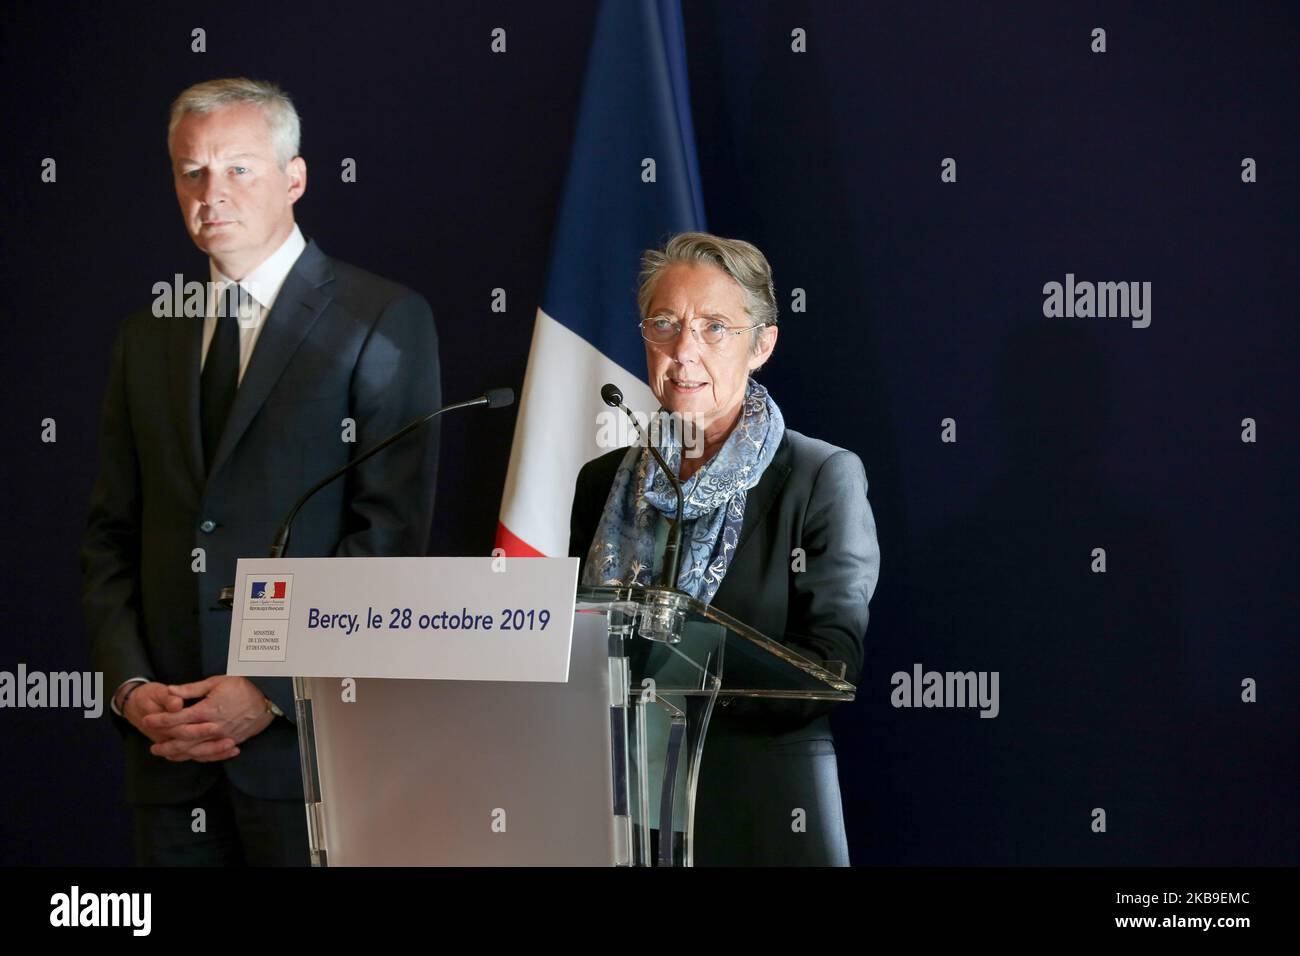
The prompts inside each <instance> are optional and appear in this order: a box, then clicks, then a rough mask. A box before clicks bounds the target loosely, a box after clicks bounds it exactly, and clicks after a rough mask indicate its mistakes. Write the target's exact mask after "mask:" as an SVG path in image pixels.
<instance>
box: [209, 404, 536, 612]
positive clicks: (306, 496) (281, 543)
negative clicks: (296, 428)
mask: <svg viewBox="0 0 1300 956" xmlns="http://www.w3.org/2000/svg"><path fill="white" fill-rule="evenodd" d="M514 402H515V392H514V389H510V388H490V389H488V390H487V391H486V392H484V393H483V394H482V395H480V396H479V397H478V398H471V399H470V400H469V401H467V402H457V403H456V404H454V405H444V406H443V407H442V408H440V409H438V410H437V411H436V412H430V413H429V414H428V415H425V416H424V417H423V418H417V419H416V420H415V421H413V422H409V423H408V424H406V425H404V426H402V428H400V429H399V430H398V431H395V432H394V433H393V434H391V435H389V436H388V437H387V438H385V439H384V440H383V441H380V442H378V443H377V444H375V445H372V446H371V447H370V448H367V449H366V450H365V451H363V452H362V453H361V454H359V455H357V457H356V458H353V459H352V460H351V461H349V462H348V463H347V464H346V465H344V466H343V467H342V468H339V469H336V470H335V471H332V472H330V473H329V474H328V475H326V476H325V477H324V478H322V479H321V480H320V481H318V482H316V484H314V485H312V486H311V487H310V488H308V489H307V490H306V491H304V492H303V493H302V496H301V497H300V498H299V499H298V500H297V501H296V502H295V503H294V506H293V507H292V508H291V509H290V510H289V514H288V515H287V516H286V517H285V519H284V521H283V522H282V523H281V524H280V527H279V529H278V530H277V531H276V533H275V541H274V542H273V543H272V544H271V553H270V554H269V555H268V557H272V558H282V557H284V552H285V549H287V548H288V547H289V532H290V531H291V530H292V528H293V519H294V518H296V517H297V516H298V512H299V511H301V510H302V507H303V505H305V504H306V503H307V502H308V501H310V500H311V497H312V495H314V494H316V492H318V491H320V490H321V489H322V488H324V487H325V486H326V485H328V484H329V483H330V482H332V481H334V480H335V479H336V478H341V477H343V476H344V475H346V474H347V473H348V472H349V471H351V470H352V469H353V468H355V467H356V466H357V465H359V464H361V463H362V462H363V461H365V460H366V459H368V458H371V457H373V456H375V455H377V454H379V452H381V451H383V450H384V449H385V448H387V447H388V446H389V445H391V444H393V443H394V442H398V441H401V440H402V439H403V438H405V437H406V436H407V435H409V434H410V433H411V432H413V431H415V430H416V429H417V428H420V427H422V426H424V425H427V424H428V423H429V422H431V421H433V420H434V419H435V418H437V417H438V416H439V415H441V414H442V413H443V412H454V411H455V410H456V409H458V408H472V407H474V406H475V405H486V406H487V407H488V408H505V407H506V406H508V405H513V404H514ZM217 604H218V606H220V607H223V608H231V607H234V606H235V586H234V585H233V584H228V585H226V586H225V587H224V588H222V589H221V590H220V591H218V592H217Z"/></svg>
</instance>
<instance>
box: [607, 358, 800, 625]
mask: <svg viewBox="0 0 1300 956" xmlns="http://www.w3.org/2000/svg"><path fill="white" fill-rule="evenodd" d="M665 431H666V432H668V433H669V434H667V435H666V440H665V441H664V444H663V445H662V446H661V447H660V449H659V453H660V454H661V455H663V457H664V461H665V462H666V463H667V464H668V467H669V468H670V469H672V471H673V473H674V474H681V459H682V444H681V435H680V433H679V430H678V429H665ZM784 434H785V420H784V419H783V418H782V417H781V410H780V409H779V408H777V406H776V403H775V402H774V401H772V399H771V397H770V396H769V395H768V394H767V389H766V388H764V387H763V386H762V385H760V384H759V383H758V382H756V381H754V380H753V379H752V378H751V379H750V380H749V383H748V385H747V386H746V387H745V398H744V401H743V402H742V403H741V410H740V420H739V421H738V422H737V423H736V427H735V428H734V429H732V432H731V434H730V435H729V436H727V440H726V442H725V443H724V444H723V446H722V448H720V449H719V450H718V452H717V454H716V455H714V456H713V458H712V459H711V460H710V461H708V462H706V463H705V465H704V466H703V467H702V468H700V470H699V471H697V472H696V473H695V474H693V475H692V476H691V478H690V480H689V481H687V482H685V484H683V486H682V494H683V496H684V498H685V502H684V505H683V509H682V552H681V571H680V575H679V577H678V580H677V585H678V587H680V588H681V589H682V590H683V591H685V592H686V593H688V594H690V595H691V597H694V598H696V599H698V600H700V601H703V602H704V603H705V604H708V603H709V602H711V601H712V600H713V595H714V594H715V593H717V590H718V586H719V585H720V584H721V583H722V578H723V575H725V574H726V573H727V566H728V565H729V564H730V563H731V558H732V556H733V555H734V554H735V551H736V546H737V545H738V544H739V543H740V529H741V527H742V525H743V524H744V520H745V499H746V497H747V493H748V492H749V489H750V488H753V487H754V486H755V485H756V484H758V480H759V479H760V478H761V477H762V476H763V472H764V471H765V470H766V469H767V466H768V465H769V464H770V463H771V461H772V458H773V456H775V455H776V449H777V446H778V445H780V444H781V437H782V436H783V435H784ZM657 514H663V515H666V516H667V517H668V518H669V519H672V518H674V517H675V516H676V514H677V496H676V495H675V494H674V493H673V488H672V485H671V484H669V482H668V478H667V477H666V476H665V475H664V473H663V470H662V469H661V468H660V467H659V465H658V463H657V462H656V461H655V460H654V457H653V456H652V455H651V454H650V451H649V449H646V448H643V447H640V446H639V445H633V446H632V447H631V448H629V449H628V450H627V455H625V456H624V458H623V461H622V463H621V464H620V465H619V467H618V471H617V472H616V473H615V474H614V483H613V485H612V486H611V487H610V490H609V498H608V499H607V500H606V502H605V510H604V511H603V512H602V513H601V516H600V523H599V524H598V525H597V526H596V535H595V538H594V539H593V540H592V543H591V549H590V550H589V551H588V553H587V566H586V571H585V572H584V573H583V576H582V583H583V584H586V585H618V586H622V587H630V586H633V585H640V586H643V587H644V586H649V585H650V584H651V583H652V581H653V579H654V564H655V524H656V523H657Z"/></svg>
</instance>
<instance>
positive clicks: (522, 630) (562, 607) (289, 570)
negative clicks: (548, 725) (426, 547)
mask: <svg viewBox="0 0 1300 956" xmlns="http://www.w3.org/2000/svg"><path fill="white" fill-rule="evenodd" d="M577 579H578V559H577V558H515V559H510V560H508V561H507V560H503V559H494V558H277V559H270V558H241V559H240V561H239V563H238V567H237V571H236V574H235V601H234V607H233V611H234V620H233V621H232V627H231V630H230V649H229V654H228V661H227V673H230V674H239V675H243V676H246V677H340V678H341V677H352V678H365V677H377V678H406V679H420V680H468V681H541V682H558V683H563V682H564V681H567V680H568V676H569V656H570V649H571V643H572V637H573V610H574V590H575V588H576V587H577Z"/></svg>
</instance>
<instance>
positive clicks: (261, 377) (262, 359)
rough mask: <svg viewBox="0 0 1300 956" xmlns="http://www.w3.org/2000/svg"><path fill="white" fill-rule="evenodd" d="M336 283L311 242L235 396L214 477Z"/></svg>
mask: <svg viewBox="0 0 1300 956" xmlns="http://www.w3.org/2000/svg"><path fill="white" fill-rule="evenodd" d="M333 281H334V272H333V270H332V269H331V268H330V265H329V260H328V259H327V258H326V256H325V254H324V253H323V252H321V251H320V248H319V247H318V246H317V245H316V243H315V242H314V241H313V242H310V243H308V244H307V248H306V249H304V250H303V253H302V255H301V256H299V257H298V261H297V262H295V263H294V266H293V269H291V270H290V272H289V275H288V277H287V278H286V279H285V280H284V285H283V286H282V287H281V288H280V294H279V295H277V296H276V298H275V305H274V306H273V307H272V309H271V311H270V313H269V314H268V315H267V317H266V324H265V325H263V326H262V331H261V334H259V335H258V337H257V346H256V348H254V349H253V356H252V358H250V359H249V361H248V369H247V371H245V372H244V380H243V381H242V382H240V384H239V391H238V392H236V393H235V404H234V405H232V406H231V408H230V418H229V419H228V420H227V421H226V429H225V431H223V432H222V433H221V441H220V442H218V444H217V450H216V453H215V454H214V455H213V456H212V469H211V471H210V472H209V474H210V475H211V474H215V473H216V471H217V469H218V468H220V467H221V465H222V463H223V462H224V461H225V460H226V459H227V458H229V457H230V453H231V452H232V451H233V450H234V448H235V446H236V445H237V444H238V443H239V439H240V438H241V437H242V436H243V434H244V432H245V431H247V430H248V426H249V425H250V424H251V423H252V421H253V418H254V416H256V415H257V412H258V410H259V409H260V408H261V407H262V403H263V402H265V401H266V397H267V396H268V395H269V394H270V393H271V389H272V388H273V387H274V385H275V383H276V382H277V381H278V380H279V378H280V375H281V374H282V373H283V372H284V369H285V366H287V365H288V364H289V360H290V359H291V358H293V354H294V352H296V351H297V350H298V346H299V345H301V344H302V341H303V339H305V338H306V337H307V334H308V333H309V332H310V331H311V329H312V326H313V325H315V324H316V320H317V319H319V318H320V316H321V313H322V312H324V311H325V307H326V306H327V305H329V303H330V301H331V300H332V298H333V296H332V294H331V293H330V292H329V290H328V288H327V287H328V286H329V284H330V283H332V282H333ZM196 381H197V379H196ZM197 420H198V419H197V416H195V421H196V422H197Z"/></svg>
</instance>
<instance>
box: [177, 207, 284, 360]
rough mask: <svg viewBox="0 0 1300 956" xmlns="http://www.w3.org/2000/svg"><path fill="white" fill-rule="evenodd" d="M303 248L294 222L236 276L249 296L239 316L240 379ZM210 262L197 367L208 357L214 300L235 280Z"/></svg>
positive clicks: (213, 331) (213, 330)
mask: <svg viewBox="0 0 1300 956" xmlns="http://www.w3.org/2000/svg"><path fill="white" fill-rule="evenodd" d="M306 248H307V240H305V239H304V238H303V237H302V231H301V230H299V228H298V225H297V223H295V224H294V227H293V232H291V233H289V238H287V239H285V240H284V242H283V243H281V245H280V248H279V249H277V250H275V252H273V253H271V254H270V255H269V256H267V258H266V260H265V261H264V262H263V263H262V264H261V265H260V266H258V267H257V268H256V269H254V270H253V271H252V272H250V273H249V274H248V275H246V276H245V277H244V278H242V279H240V280H239V285H240V287H241V288H242V289H243V290H244V291H245V292H246V293H248V295H249V296H251V297H252V302H251V304H250V308H249V311H248V313H247V314H244V313H243V312H242V311H241V314H240V316H239V381H240V382H242V381H243V380H244V370H245V369H247V368H248V360H249V359H250V358H252V357H253V348H254V347H255V346H256V345H257V337H258V336H259V335H261V334H262V325H263V324H264V323H265V322H266V316H267V313H268V312H270V311H271V306H273V305H275V299H276V296H278V295H279V294H280V288H281V287H282V286H283V285H284V280H285V279H287V278H288V277H289V270H290V269H292V268H293V264H294V263H295V262H297V261H298V257H299V256H300V255H302V251H303V250H304V249H306ZM209 266H210V268H211V271H212V287H213V289H215V290H216V293H217V294H216V295H214V296H210V297H209V304H208V314H207V317H206V318H205V319H204V320H203V354H202V358H201V359H200V361H199V368H200V369H202V367H203V363H204V362H206V361H207V360H208V347H209V346H210V345H211V344H212V336H213V335H214V334H216V331H217V314H216V306H217V303H218V302H219V301H220V300H221V294H222V293H223V292H224V291H225V289H226V287H227V286H228V285H230V283H231V282H233V281H234V280H233V279H231V278H229V277H228V276H225V275H222V273H221V270H220V269H218V268H217V264H216V262H213V261H211V260H209ZM244 301H245V302H247V301H248V298H247V297H244Z"/></svg>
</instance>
